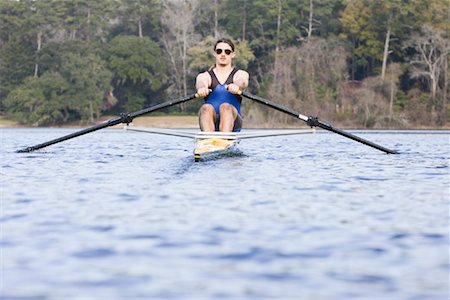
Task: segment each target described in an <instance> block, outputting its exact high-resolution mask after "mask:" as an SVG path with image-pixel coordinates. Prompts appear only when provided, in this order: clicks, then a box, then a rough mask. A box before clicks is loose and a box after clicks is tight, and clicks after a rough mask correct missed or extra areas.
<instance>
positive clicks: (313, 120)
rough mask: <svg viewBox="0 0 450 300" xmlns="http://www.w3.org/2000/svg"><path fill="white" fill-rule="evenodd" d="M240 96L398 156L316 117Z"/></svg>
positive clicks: (244, 94)
mask: <svg viewBox="0 0 450 300" xmlns="http://www.w3.org/2000/svg"><path fill="white" fill-rule="evenodd" d="M242 96H244V97H246V98H248V99H250V100H253V101H256V102H259V103H262V104H264V105H267V106H269V107H271V108H274V109H276V110H279V111H281V112H284V113H286V114H288V115H291V116H293V117H295V118H298V119H300V120H303V121H305V122H306V124H308V125H309V126H311V127H320V128H322V129H325V130H328V131H332V132H335V133H337V134H340V135H342V136H345V137H347V138H349V139H352V140H354V141H357V142H360V143H362V144H364V145H367V146H370V147H373V148H375V149H378V150H381V151H383V152H386V153H387V154H398V153H399V152H397V151H394V150H391V149H388V148H385V147H383V146H380V145H378V144H375V143H373V142H371V141H368V140H365V139H363V138H360V137H358V136H356V135H353V134H351V133H349V132H346V131H344V130H341V129H338V128H335V127H333V126H331V125H330V124H328V123H326V122H323V121H321V120H319V118H318V117H316V116H308V117H307V116H305V115H302V114H300V113H298V112H296V111H293V110H292V109H289V108H286V107H284V106H282V105H280V104H277V103H274V102H271V101H269V100H266V99H264V98H261V97H258V96H255V95H252V94H250V93H247V92H242Z"/></svg>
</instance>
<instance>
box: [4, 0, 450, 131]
mask: <svg viewBox="0 0 450 300" xmlns="http://www.w3.org/2000/svg"><path fill="white" fill-rule="evenodd" d="M0 16H1V20H0V75H1V82H0V113H1V114H2V115H5V116H7V117H9V118H12V119H15V120H17V121H19V122H21V123H23V124H28V125H33V126H46V125H55V124H64V123H67V122H74V121H79V122H85V123H86V122H93V121H95V120H96V119H97V118H99V117H100V116H102V115H104V114H117V113H119V112H122V111H134V110H139V109H141V108H143V107H145V106H149V105H153V104H156V103H158V102H162V101H165V100H168V99H172V98H178V97H180V96H183V95H186V94H190V93H192V92H194V81H195V76H196V75H197V73H198V72H199V71H203V70H205V69H207V68H208V67H209V66H210V65H211V64H212V63H213V62H214V60H213V56H212V45H213V43H214V41H215V40H216V39H217V38H219V37H229V38H232V39H233V40H234V41H236V44H237V59H236V62H235V63H236V65H237V66H238V67H240V68H245V69H246V70H247V71H248V72H249V73H250V76H251V81H250V92H252V93H256V94H258V95H260V96H263V97H268V98H270V99H272V100H274V101H276V102H279V103H282V104H284V105H286V106H289V107H292V108H293V109H296V110H298V111H300V112H302V113H305V114H318V115H319V116H320V117H323V118H324V119H327V120H330V121H333V122H337V124H339V125H341V126H349V127H366V128H411V127H421V126H427V127H437V126H442V125H445V124H446V123H447V122H448V121H449V120H450V101H449V94H450V93H449V72H450V71H449V67H448V66H449V59H450V21H449V16H450V4H449V2H448V0H409V1H408V0H406V1H397V0H380V1H372V0H101V1H100V0H99V1H91V0H70V1H68V0H38V1H35V0H17V1H16V0H0ZM199 105H200V102H199V101H196V102H194V103H191V104H187V105H184V106H180V107H176V108H172V109H171V112H172V113H174V112H177V111H180V112H184V113H194V112H196V110H197V109H198V107H199ZM244 109H245V112H244V114H245V117H246V122H247V124H259V125H261V124H266V125H267V126H273V125H277V124H282V123H287V122H290V119H289V118H288V117H286V116H283V115H281V114H280V113H277V112H273V111H271V112H270V113H268V111H267V109H265V108H262V107H260V106H258V104H252V103H248V101H247V102H245V104H244Z"/></svg>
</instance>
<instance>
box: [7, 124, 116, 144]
mask: <svg viewBox="0 0 450 300" xmlns="http://www.w3.org/2000/svg"><path fill="white" fill-rule="evenodd" d="M121 122H122V118H116V119H111V120H109V121H106V122H104V123H101V124H98V125H95V126H92V127H89V128H86V129H83V130H80V131H77V132H74V133H71V134H68V135H65V136H62V137H59V138H56V139H54V140H51V141H48V142H45V143H42V144H38V145H35V146H31V147H27V148H23V149H20V150H17V151H16V152H17V153H27V152H32V151H35V150H39V149H42V148H44V147H47V146H50V145H53V144H57V143H60V142H63V141H67V140H70V139H73V138H75V137H78V136H80V135H84V134H87V133H90V132H93V131H97V130H100V129H103V128H106V127H109V126H114V125H117V124H120V123H121Z"/></svg>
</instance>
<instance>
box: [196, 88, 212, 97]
mask: <svg viewBox="0 0 450 300" xmlns="http://www.w3.org/2000/svg"><path fill="white" fill-rule="evenodd" d="M210 91H211V90H210V89H209V88H199V89H198V90H197V95H198V96H199V97H206V96H208V95H209V92H210Z"/></svg>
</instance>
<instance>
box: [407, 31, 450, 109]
mask: <svg viewBox="0 0 450 300" xmlns="http://www.w3.org/2000/svg"><path fill="white" fill-rule="evenodd" d="M405 48H413V49H414V50H415V51H416V55H414V56H413V59H412V60H411V61H410V63H411V65H412V66H413V74H412V75H413V77H423V78H426V79H427V80H428V81H429V84H430V92H431V97H432V99H433V100H434V99H436V94H437V91H438V88H439V78H440V76H441V72H443V71H444V69H445V67H444V64H445V63H448V56H449V55H450V41H449V40H448V39H446V38H445V37H444V33H443V32H442V31H440V30H438V29H434V28H432V27H431V26H429V25H425V26H423V27H422V33H420V34H414V35H413V36H411V38H410V39H409V40H408V41H407V42H406V43H405Z"/></svg>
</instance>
